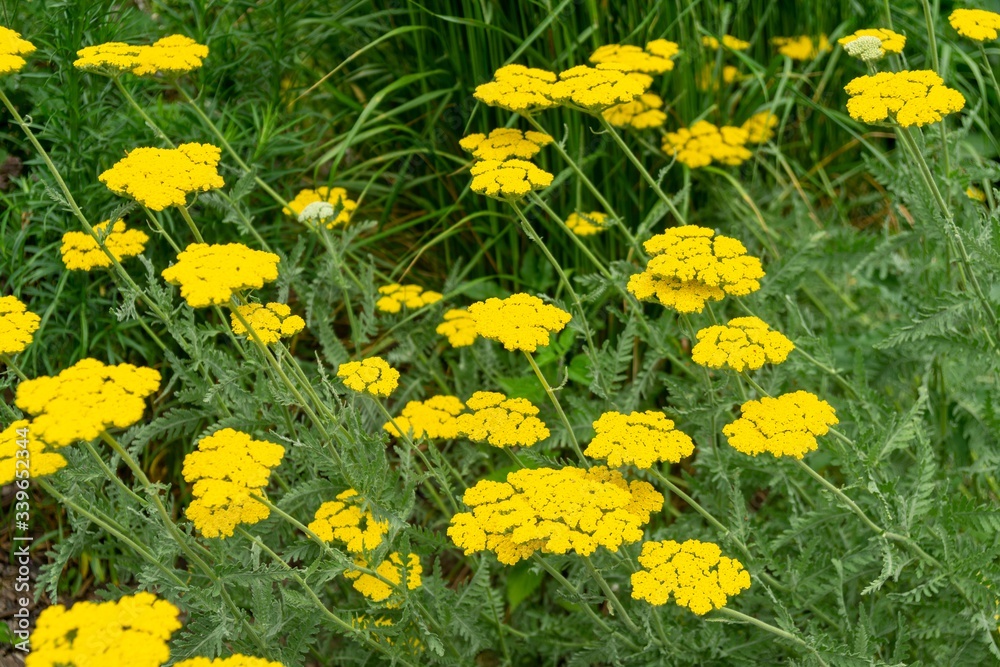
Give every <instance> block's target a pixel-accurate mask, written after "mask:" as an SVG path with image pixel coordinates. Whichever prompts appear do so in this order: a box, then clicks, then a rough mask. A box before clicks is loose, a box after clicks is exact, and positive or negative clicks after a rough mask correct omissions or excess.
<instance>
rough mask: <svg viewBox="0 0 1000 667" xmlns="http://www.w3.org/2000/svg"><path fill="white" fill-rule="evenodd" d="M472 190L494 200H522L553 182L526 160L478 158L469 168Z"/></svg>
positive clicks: (542, 170) (541, 170)
mask: <svg viewBox="0 0 1000 667" xmlns="http://www.w3.org/2000/svg"><path fill="white" fill-rule="evenodd" d="M469 173H471V174H472V176H473V178H472V191H473V192H478V193H479V194H481V195H486V196H487V197H493V198H494V199H500V200H508V199H521V198H522V197H524V196H525V195H526V194H528V193H529V192H533V191H535V190H541V189H542V188H547V187H548V186H550V185H552V178H553V176H552V174H550V173H549V172H547V171H545V170H544V169H542V168H540V167H538V166H536V165H535V164H534V163H533V162H528V161H527V160H516V159H514V160H503V161H501V160H479V161H478V162H476V163H475V164H474V165H472V168H471V169H470V170H469Z"/></svg>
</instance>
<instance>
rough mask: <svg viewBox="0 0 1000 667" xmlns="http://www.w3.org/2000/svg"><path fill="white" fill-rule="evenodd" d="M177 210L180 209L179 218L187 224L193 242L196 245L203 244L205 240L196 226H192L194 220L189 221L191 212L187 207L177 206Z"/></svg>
mask: <svg viewBox="0 0 1000 667" xmlns="http://www.w3.org/2000/svg"><path fill="white" fill-rule="evenodd" d="M177 208H178V209H180V211H181V217H182V218H184V222H186V223H187V226H188V228H189V229H190V230H191V233H192V234H193V235H194V240H195V241H197V242H198V243H204V242H205V239H204V238H202V236H201V232H200V231H199V230H198V225H196V224H194V220H193V219H191V212H190V211H188V209H187V206H178V207H177Z"/></svg>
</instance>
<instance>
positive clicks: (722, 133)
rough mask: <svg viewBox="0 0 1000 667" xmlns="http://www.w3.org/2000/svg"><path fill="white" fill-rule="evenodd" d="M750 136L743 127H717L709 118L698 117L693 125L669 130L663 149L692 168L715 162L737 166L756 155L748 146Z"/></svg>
mask: <svg viewBox="0 0 1000 667" xmlns="http://www.w3.org/2000/svg"><path fill="white" fill-rule="evenodd" d="M748 139H749V137H748V135H747V131H746V130H744V129H743V128H740V127H733V126H730V125H723V126H722V127H717V126H715V125H713V124H712V123H709V122H708V121H707V120H699V121H698V122H696V123H695V124H693V125H692V126H691V127H682V128H681V129H679V130H677V131H676V132H667V134H666V136H664V137H663V151H664V152H665V153H666V154H667V155H673V156H676V157H677V161H678V162H680V163H681V164H686V165H687V166H688V167H691V168H692V169H697V168H698V167H707V166H708V165H710V164H712V162H721V163H722V164H726V165H730V166H736V165H738V164H742V163H743V162H744V161H745V160H749V159H750V158H751V157H752V155H753V154H752V153H751V152H750V151H749V150H747V149H746V147H745V145H746V143H747V140H748Z"/></svg>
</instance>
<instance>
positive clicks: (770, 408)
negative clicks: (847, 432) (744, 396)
mask: <svg viewBox="0 0 1000 667" xmlns="http://www.w3.org/2000/svg"><path fill="white" fill-rule="evenodd" d="M740 410H741V413H742V414H741V416H740V418H739V419H737V420H736V421H734V422H733V423H731V424H727V425H726V426H725V427H724V428H723V429H722V432H723V433H724V434H725V435H726V437H727V438H729V444H730V445H731V446H732V447H733V449H736V450H738V451H740V452H743V453H744V454H749V455H750V456H757V455H758V454H760V453H762V452H770V453H771V454H772V455H773V456H775V457H778V456H794V457H795V458H797V459H801V458H802V457H803V456H805V455H806V454H808V453H809V452H811V451H815V449H816V447H817V445H816V436H819V435H826V434H827V432H829V430H830V426H832V425H833V424H837V423H839V420H838V419H837V413H836V411H834V409H833V407H831V406H830V404H829V403H827V402H826V401H823V400H820V399H819V397H817V396H816V395H815V394H810V393H809V392H807V391H796V392H792V393H790V394H782V395H781V396H778V397H777V398H771V397H769V396H765V397H763V398H761V399H760V400H756V401H747V402H746V403H744V404H743V406H742V408H740Z"/></svg>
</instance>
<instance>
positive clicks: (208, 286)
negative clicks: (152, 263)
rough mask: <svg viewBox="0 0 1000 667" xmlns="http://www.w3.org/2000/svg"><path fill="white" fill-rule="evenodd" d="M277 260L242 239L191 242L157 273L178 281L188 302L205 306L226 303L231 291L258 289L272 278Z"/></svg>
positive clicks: (275, 275) (192, 304)
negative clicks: (249, 246)
mask: <svg viewBox="0 0 1000 667" xmlns="http://www.w3.org/2000/svg"><path fill="white" fill-rule="evenodd" d="M280 260H281V258H280V257H278V256H277V255H275V254H274V253H271V252H264V251H262V250H253V249H252V248H248V247H247V246H245V245H243V244H242V243H225V244H213V245H208V244H207V243H192V244H191V245H189V246H188V247H187V248H186V249H184V250H183V251H182V252H181V253H180V254H179V255H177V262H176V263H175V264H174V265H173V266H169V267H167V268H166V269H163V272H162V274H161V275H162V276H163V279H164V280H166V281H167V282H168V283H170V284H171V285H180V287H181V296H182V297H183V298H184V300H185V301H187V303H188V305H189V306H191V307H192V308H205V307H207V306H218V305H222V304H225V303H228V302H229V300H230V299H231V298H232V297H233V293H234V292H238V291H240V290H245V289H260V288H261V287H263V286H264V284H265V283H269V282H272V281H273V280H276V279H277V278H278V262H279V261H280Z"/></svg>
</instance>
